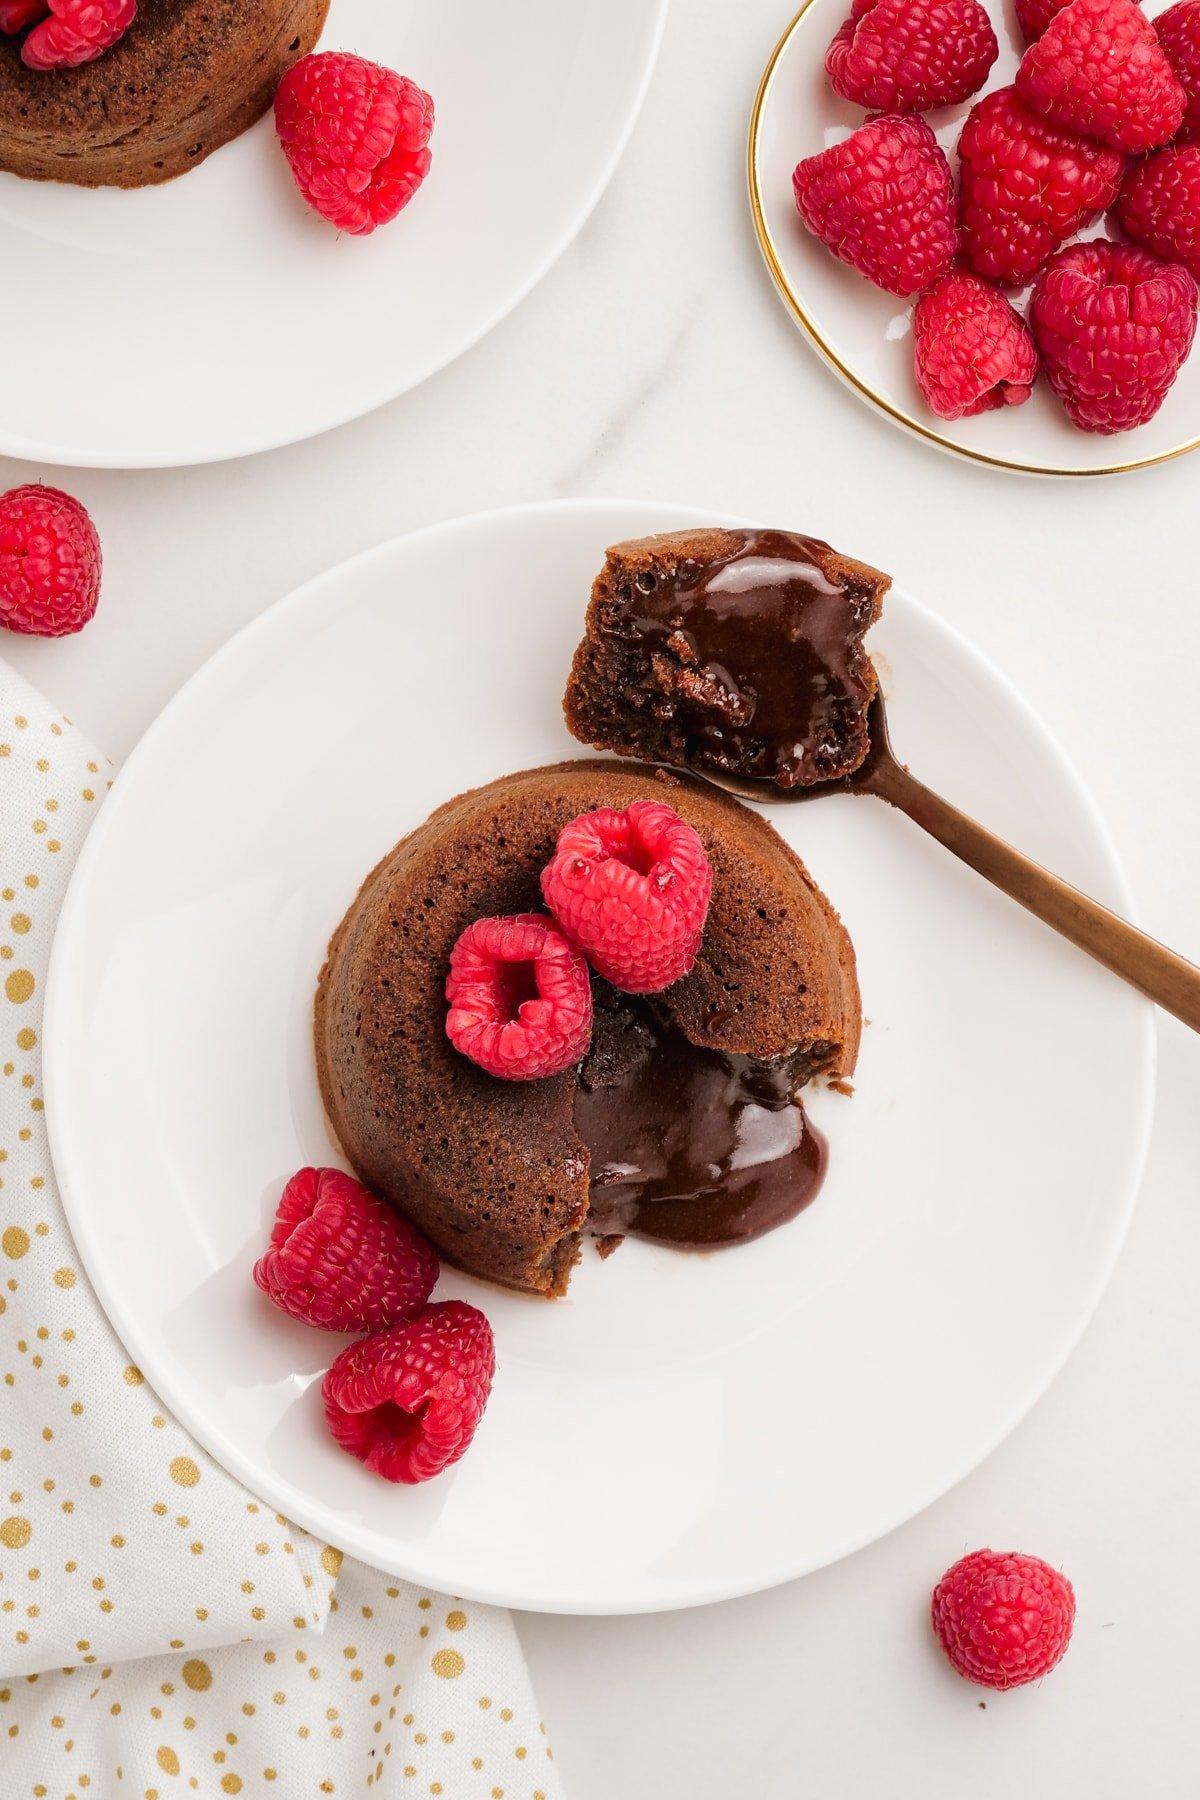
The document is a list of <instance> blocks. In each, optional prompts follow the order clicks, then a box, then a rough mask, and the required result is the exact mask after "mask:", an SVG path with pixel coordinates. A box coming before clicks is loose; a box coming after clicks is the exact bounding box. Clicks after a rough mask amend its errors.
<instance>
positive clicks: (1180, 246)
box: [1117, 144, 1200, 281]
mask: <svg viewBox="0 0 1200 1800" xmlns="http://www.w3.org/2000/svg"><path fill="white" fill-rule="evenodd" d="M1117 219H1118V221H1119V223H1120V225H1121V228H1122V230H1123V231H1124V232H1125V234H1126V236H1127V237H1131V238H1132V239H1133V241H1134V243H1135V244H1141V245H1143V247H1144V248H1145V249H1147V250H1152V251H1153V252H1154V254H1155V256H1161V257H1162V258H1163V259H1164V261H1166V262H1177V263H1182V264H1183V265H1184V267H1185V268H1186V269H1190V270H1191V272H1192V274H1193V275H1194V276H1195V278H1196V280H1197V281H1200V144H1172V145H1168V147H1167V148H1166V149H1165V150H1156V151H1155V152H1154V154H1153V156H1148V157H1147V158H1146V160H1145V162H1140V163H1135V164H1134V166H1133V168H1132V169H1130V171H1129V174H1128V176H1127V177H1126V180H1125V184H1124V186H1123V187H1122V189H1121V193H1120V197H1119V199H1118V200H1117Z"/></svg>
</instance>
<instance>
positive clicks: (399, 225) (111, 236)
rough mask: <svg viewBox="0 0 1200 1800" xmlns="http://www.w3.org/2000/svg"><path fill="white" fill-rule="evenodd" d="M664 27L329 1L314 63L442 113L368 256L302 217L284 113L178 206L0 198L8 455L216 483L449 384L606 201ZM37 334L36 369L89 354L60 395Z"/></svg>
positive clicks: (654, 16)
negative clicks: (16, 275)
mask: <svg viewBox="0 0 1200 1800" xmlns="http://www.w3.org/2000/svg"><path fill="white" fill-rule="evenodd" d="M666 6H667V0H571V3H570V4H568V5H564V4H563V0H510V4H507V5H483V4H480V0H333V5H332V7H331V9H330V14H329V21H328V24H327V25H326V27H325V32H324V35H323V37H322V39H321V43H320V46H319V47H320V48H321V49H323V50H335V49H336V50H353V51H356V52H358V53H359V54H360V55H363V56H368V57H371V58H373V59H374V60H376V61H378V62H382V63H386V64H387V65H388V66H389V67H391V68H395V69H398V70H399V71H400V72H401V73H402V74H405V75H410V76H412V78H413V79H414V80H415V81H417V82H419V83H420V84H421V86H422V87H424V88H427V89H428V90H429V92H430V93H431V94H432V95H433V97H434V103H435V105H436V108H437V124H436V126H435V129H434V135H433V143H432V149H433V168H432V170H431V172H430V175H429V177H428V179H427V181H426V182H425V184H424V186H423V187H422V188H421V190H420V191H419V193H418V194H417V195H416V196H415V198H414V199H413V200H412V201H411V203H410V204H409V206H408V207H407V208H406V210H405V211H404V212H402V213H401V214H400V216H399V217H398V218H397V219H395V220H394V221H393V222H392V223H391V224H390V225H387V226H384V227H382V228H381V229H380V230H379V231H377V232H375V233H374V235H373V236H371V237H370V238H366V239H358V238H353V237H348V236H345V235H344V234H341V233H339V232H337V231H336V230H335V229H334V228H333V226H331V225H328V224H326V223H325V221H324V220H322V219H320V218H318V217H317V216H316V214H315V213H312V212H310V211H309V209H308V207H307V206H306V205H305V204H304V202H303V201H302V200H301V198H300V196H299V193H298V192H297V190H296V188H295V184H294V183H293V181H292V177H291V175H290V174H289V172H288V168H287V165H286V163H285V162H284V159H283V156H282V155H281V153H280V150H279V146H278V143H277V141H276V137H275V131H274V126H273V124H272V121H271V117H270V115H269V114H268V116H267V117H266V118H265V119H263V120H261V121H260V122H259V123H258V125H256V126H255V127H254V129H253V130H252V131H250V132H248V133H247V134H246V135H245V136H244V137H242V138H239V139H238V140H237V141H236V142H235V143H233V144H229V145H226V146H225V147H224V148H223V149H221V150H218V151H217V152H216V153H215V155H213V156H211V157H210V158H209V159H208V161H207V162H205V163H203V164H202V165H201V166H200V167H199V168H198V169H195V170H193V171H192V172H191V173H190V174H187V175H184V176H182V177H180V179H179V180H177V181H171V182H168V183H167V184H166V185H165V186H163V187H156V188H142V189H140V190H138V191H136V192H132V193H122V192H120V191H118V190H115V189H111V188H110V189H99V190H97V191H94V192H92V191H88V190H87V189H83V188H72V187H63V186H59V185H57V184H54V183H47V182H34V181H20V180H18V179H17V178H16V177H15V176H11V175H0V254H2V256H3V262H4V266H5V267H6V268H7V269H9V270H10V271H11V270H19V272H20V279H19V280H12V279H10V280H8V281H6V282H4V283H3V286H2V288H0V336H2V338H3V341H4V342H5V343H6V344H7V345H8V346H9V348H10V354H9V356H8V357H7V358H6V363H5V376H4V383H3V389H2V393H0V451H3V452H6V453H7V454H10V455H13V456H22V457H28V458H30V459H31V460H34V461H37V462H51V463H75V464H91V465H101V466H104V467H112V468H144V467H148V466H151V465H158V464H176V463H199V462H214V461H217V460H218V459H220V458H222V457H227V456H241V455H245V454H246V453H248V452H250V451H254V450H267V449H273V448H274V447H275V446H276V445H279V444H287V443H292V442H294V441H296V440H297V439H299V438H306V437H311V436H312V435H313V434H314V433H315V432H319V431H324V430H326V429H327V428H328V427H330V426H332V425H339V424H341V423H343V422H344V421H345V420H347V419H352V418H356V417H358V416H359V415H360V414H361V413H365V412H369V411H370V410H371V409H372V408H373V407H376V406H379V405H381V404H382V403H383V402H384V401H385V400H391V399H393V398H394V397H395V396H396V395H397V394H401V393H403V392H405V391H406V390H407V389H408V388H411V387H414V386H415V385H416V383H417V382H419V381H422V380H424V378H425V377H426V376H427V375H432V374H433V373H434V372H435V370H437V369H440V368H442V367H444V365H445V364H446V363H448V362H450V361H452V360H453V358H454V357H456V356H458V355H460V354H461V353H462V352H463V351H464V350H466V349H468V348H469V347H470V346H471V345H472V344H473V343H475V342H476V341H477V339H479V338H481V337H482V336H483V335H484V333H485V332H487V331H489V330H490V329H491V328H492V326H493V325H495V324H497V323H498V322H499V321H500V320H501V319H502V318H503V317H504V316H505V314H506V313H507V312H509V310H510V309H511V308H512V307H513V306H515V305H516V303H517V302H518V300H520V299H521V298H522V297H523V296H524V295H525V294H527V293H528V291H529V289H530V288H531V287H532V286H533V285H534V283H535V282H536V281H537V280H539V278H540V277H541V276H542V275H544V274H545V272H546V270H547V269H548V268H549V267H550V265H551V264H552V263H553V262H554V260H555V259H556V257H558V256H559V255H560V254H561V253H562V251H563V250H564V249H565V248H566V246H567V244H568V243H569V242H570V240H571V238H572V237H573V236H574V234H575V233H576V232H577V231H578V229H579V227H580V226H581V225H582V223H583V221H584V220H585V219H586V218H587V216H588V213H589V212H590V211H591V209H592V207H593V206H594V205H595V203H596V201H597V200H598V199H599V197H600V194H601V193H602V192H603V189H604V187H605V184H606V183H607V181H608V179H609V177H610V175H611V174H612V172H613V169H614V167H615V166H616V162H617V159H618V157H619V155H620V153H621V150H622V148H623V147H624V144H625V140H626V138H627V137H628V135H629V132H630V130H631V129H632V126H633V122H634V119H635V118H636V116H637V112H638V108H639V106H640V104H641V101H642V97H643V95H644V93H645V91H646V87H647V84H648V82H649V79H650V74H651V70H652V69H653V66H654V59H655V55H656V52H657V49H658V41H659V37H660V35H661V31H662V25H663V20H664V18H665V15H666ZM5 296H7V298H5ZM81 305H82V306H83V307H84V308H85V310H84V312H83V313H82V314H81V312H80V307H81ZM81 319H82V320H83V321H84V325H83V327H82V328H81ZM81 329H82V336H81ZM31 334H32V339H35V340H36V342H37V344H39V345H41V346H42V347H43V350H44V349H45V347H46V346H47V345H52V344H55V343H66V344H72V345H76V346H79V347H80V349H79V351H78V353H77V354H74V355H72V356H71V357H70V358H69V360H68V362H67V363H63V364H62V365H61V367H62V369H63V370H65V371H66V372H65V373H64V374H63V376H62V379H55V380H48V379H47V369H48V368H53V369H54V370H55V371H58V370H59V367H60V365H59V363H58V362H54V363H52V364H48V363H47V360H46V356H45V355H44V354H42V355H28V356H23V355H21V354H20V353H19V351H20V346H22V345H23V344H26V343H28V342H31Z"/></svg>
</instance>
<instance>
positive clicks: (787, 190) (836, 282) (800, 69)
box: [747, 0, 1200, 475]
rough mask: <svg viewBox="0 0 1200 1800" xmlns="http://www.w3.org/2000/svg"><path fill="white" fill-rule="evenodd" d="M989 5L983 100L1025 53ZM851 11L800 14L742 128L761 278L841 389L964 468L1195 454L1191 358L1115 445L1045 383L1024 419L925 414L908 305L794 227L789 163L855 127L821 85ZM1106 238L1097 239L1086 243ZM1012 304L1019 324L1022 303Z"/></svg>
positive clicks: (947, 134) (1006, 413) (1033, 468)
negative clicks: (992, 33)
mask: <svg viewBox="0 0 1200 1800" xmlns="http://www.w3.org/2000/svg"><path fill="white" fill-rule="evenodd" d="M987 4H988V10H989V12H990V14H991V17H992V23H993V24H994V26H995V28H996V35H997V37H998V38H999V40H1000V56H999V59H998V61H997V62H996V65H995V67H994V68H993V70H992V72H991V75H990V76H989V79H988V83H987V86H988V89H989V90H990V89H992V88H996V87H1001V86H1003V85H1004V84H1005V83H1006V82H1009V81H1011V80H1012V77H1013V73H1014V72H1015V70H1016V66H1017V63H1018V62H1019V61H1020V57H1021V53H1022V48H1023V45H1022V42H1021V38H1020V33H1019V31H1018V30H1017V27H1016V23H1015V21H1014V19H1013V18H1012V16H1011V15H1010V12H1009V10H1008V8H1007V7H1005V6H1003V5H1001V4H1000V3H999V0H987ZM848 10H849V8H848V0H805V4H804V5H803V6H802V7H801V8H800V10H799V12H798V13H797V14H796V16H795V17H794V18H793V19H792V21H791V23H790V24H789V25H788V27H787V29H786V31H785V32H784V34H783V36H782V37H781V38H780V40H779V42H778V44H776V46H775V49H774V50H773V51H772V53H771V57H770V60H769V61H768V63H767V66H766V69H765V70H764V72H763V77H762V80H761V82H760V83H759V88H758V93H757V96H756V98H755V101H754V110H753V113H752V114H751V118H750V138H749V145H748V158H747V160H748V175H749V184H750V207H751V212H752V215H753V219H754V229H755V232H756V234H757V236H758V242H759V246H760V248H761V250H762V253H763V257H764V259H765V261H766V264H767V268H768V269H769V270H770V272H771V275H772V277H773V278H774V281H775V284H776V286H777V287H778V289H779V292H780V294H781V296H782V297H783V300H784V302H785V304H786V305H787V307H788V310H789V311H790V312H791V314H792V317H793V318H794V319H795V321H796V323H797V324H798V325H799V326H800V328H801V330H802V331H803V332H804V334H805V336H806V337H807V338H808V340H809V342H810V343H811V344H812V345H813V346H814V347H815V348H816V349H817V350H818V351H819V352H820V354H821V355H822V356H823V357H824V359H825V360H826V362H827V363H828V364H829V365H830V367H831V368H833V369H834V370H835V371H836V373H837V374H838V375H840V376H841V377H842V379H843V380H844V381H845V382H846V383H847V385H848V386H849V387H851V388H852V389H853V390H854V391H855V392H856V393H857V394H859V395H861V397H862V398H863V399H864V400H866V401H867V402H868V403H869V404H870V405H872V406H875V407H877V408H878V409H879V411H880V412H882V413H883V414H884V415H885V416H886V417H887V418H889V419H891V420H892V421H893V422H894V423H895V424H897V425H900V426H902V427H904V428H905V429H906V430H908V431H911V432H914V433H915V434H916V435H917V436H918V437H921V438H924V439H926V440H927V441H928V442H930V443H934V444H938V445H940V446H941V447H942V448H943V449H945V450H950V451H953V452H954V453H955V454H956V455H959V456H965V457H967V458H969V459H970V460H971V461H973V462H978V463H987V464H990V465H991V466H993V467H995V468H1002V469H1016V470H1018V471H1020V472H1022V473H1026V474H1035V475H1113V474H1118V473H1121V472H1123V471H1125V470H1128V469H1141V468H1147V467H1149V466H1151V465H1152V464H1154V463H1160V462H1166V461H1168V460H1169V459H1170V458H1172V457H1176V456H1182V455H1184V454H1185V453H1186V452H1187V451H1189V450H1195V449H1196V448H1197V447H1198V446H1200V349H1198V350H1195V351H1194V352H1193V354H1192V356H1191V357H1190V358H1189V359H1188V361H1187V362H1186V363H1185V364H1184V366H1183V368H1182V370H1181V371H1180V374H1179V377H1178V379H1177V381H1176V383H1175V385H1174V387H1173V388H1172V389H1171V392H1170V393H1169V394H1168V395H1167V398H1166V400H1165V401H1164V403H1163V405H1162V407H1161V408H1160V410H1159V412H1158V413H1157V415H1156V416H1155V417H1154V418H1153V419H1151V420H1150V421H1149V423H1148V424H1146V425H1142V426H1140V427H1139V428H1138V430H1136V431H1130V432H1124V433H1122V434H1121V435H1119V436H1115V437H1100V436H1097V435H1095V434H1093V433H1090V432H1084V431H1077V430H1076V429H1075V428H1074V426H1072V425H1071V424H1069V423H1068V421H1067V418H1066V415H1065V413H1064V412H1063V410H1062V408H1061V407H1060V406H1059V404H1058V402H1057V401H1056V400H1055V398H1054V396H1053V394H1052V393H1051V392H1050V389H1049V388H1048V387H1047V385H1046V383H1045V382H1044V381H1043V382H1039V383H1038V386H1037V388H1036V389H1035V391H1034V394H1033V396H1032V398H1031V399H1030V400H1029V401H1027V402H1026V404H1025V405H1023V406H1019V407H1005V408H1003V409H1001V410H1000V411H997V412H992V413H984V414H982V415H981V416H980V417H978V418H974V419H958V420H954V421H952V422H948V421H946V420H944V419H938V418H936V417H935V416H934V414H933V413H931V412H929V411H928V410H927V408H926V407H925V404H924V402H923V400H922V399H921V396H920V394H919V393H918V391H917V388H916V384H915V381H914V379H913V369H912V337H911V329H910V323H909V314H910V310H911V306H910V302H908V301H905V300H899V299H897V298H895V296H894V295H891V294H885V293H883V292H882V291H881V290H880V289H878V288H875V287H872V286H871V284H870V283H869V282H866V281H864V280H863V279H862V277H861V276H859V275H856V274H855V273H854V271H853V270H852V269H849V268H847V267H846V266H845V265H844V264H842V263H839V262H838V261H837V260H836V259H835V258H834V257H832V256H830V254H829V253H828V251H827V250H825V249H824V247H823V246H822V245H821V244H819V243H818V242H817V240H816V239H815V238H813V237H811V236H810V235H809V234H808V232H807V231H806V230H805V229H804V227H803V225H802V224H801V223H800V220H799V218H798V216H797V213H796V208H795V202H794V200H793V197H792V170H793V169H794V168H795V166H796V164H797V163H798V162H799V161H800V159H801V158H802V157H805V156H811V155H813V154H814V153H815V152H816V151H818V150H823V149H825V148H826V147H827V146H828V145H830V144H832V143H836V142H838V141H839V140H840V139H842V138H844V137H846V136H848V134H849V133H850V132H851V131H853V130H854V129H855V127H856V126H858V125H860V124H861V123H862V121H863V118H864V116H865V115H864V113H863V112H862V109H861V108H859V107H855V106H851V105H849V104H848V103H847V102H846V101H844V100H841V99H839V97H838V96H837V95H836V94H835V93H834V92H833V90H832V88H831V87H830V85H829V83H828V81H827V79H826V76H825V66H824V64H825V52H826V50H827V48H828V46H829V41H830V39H831V38H832V37H833V35H834V32H835V31H836V30H837V28H838V26H839V25H840V24H841V22H842V20H843V18H844V17H845V16H846V13H847V11H848ZM1147 10H1149V11H1151V12H1157V11H1159V10H1161V9H1160V8H1159V7H1158V6H1156V5H1155V6H1151V7H1149V8H1148V9H1147ZM969 110H970V104H968V105H966V106H960V107H948V108H945V109H943V110H941V111H939V112H937V113H934V114H932V115H931V117H930V121H929V122H930V124H931V125H932V126H933V128H934V130H935V131H936V133H937V136H938V140H939V142H940V143H941V145H942V147H943V149H944V150H945V151H946V153H947V155H948V156H950V158H951V162H952V164H953V163H954V154H953V153H954V147H955V145H956V144H957V142H958V134H959V131H960V129H961V127H962V122H963V120H964V119H965V117H966V115H967V113H968V111H969ZM1104 229H1105V227H1104V226H1103V225H1100V226H1097V227H1095V228H1094V232H1093V233H1090V234H1089V235H1095V232H1099V231H1103V230H1104ZM1014 300H1015V303H1016V304H1017V306H1018V308H1019V309H1020V310H1024V297H1023V296H1014Z"/></svg>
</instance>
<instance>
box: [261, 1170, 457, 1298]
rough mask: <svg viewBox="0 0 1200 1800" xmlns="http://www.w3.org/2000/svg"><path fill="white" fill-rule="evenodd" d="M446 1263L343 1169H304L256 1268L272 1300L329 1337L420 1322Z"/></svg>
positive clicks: (285, 1193) (281, 1205) (284, 1201)
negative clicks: (417, 1318)
mask: <svg viewBox="0 0 1200 1800" xmlns="http://www.w3.org/2000/svg"><path fill="white" fill-rule="evenodd" d="M437 1278H438V1259H437V1257H436V1256H435V1255H434V1253H433V1250H432V1248H431V1247H430V1245H429V1244H427V1243H426V1242H425V1239H424V1238H423V1237H422V1236H421V1234H420V1232H418V1231H416V1230H414V1229H413V1227H412V1226H411V1225H410V1224H409V1223H408V1220H407V1219H403V1218H401V1216H400V1214H399V1213H397V1212H393V1210H392V1208H391V1207H390V1206H386V1205H385V1204H384V1202H383V1201H382V1200H379V1199H377V1198H376V1196H375V1195H374V1194H373V1193H371V1191H370V1189H369V1188H365V1187H363V1185H362V1183H361V1182H358V1181H355V1180H354V1179H353V1178H352V1177H351V1176H349V1175H343V1173H342V1171H341V1170H340V1169H301V1170H300V1172H299V1174H297V1175H293V1176H292V1179H291V1180H290V1181H289V1182H288V1184H287V1186H286V1187H285V1188H284V1190H283V1197H282V1199H281V1200H280V1202H279V1210H278V1211H277V1212H276V1214H275V1224H274V1226H273V1228H272V1231H271V1247H270V1249H269V1250H267V1252H266V1253H265V1255H263V1256H260V1257H259V1259H258V1261H257V1262H256V1263H255V1265H254V1279H255V1281H256V1282H257V1283H258V1285H259V1287H260V1288H261V1289H262V1291H263V1293H264V1294H265V1295H266V1296H267V1298H268V1299H269V1300H273V1301H274V1302H275V1304H276V1306H278V1307H279V1308H280V1309H281V1310H282V1311H283V1312H285V1313H290V1314H291V1316H292V1318H293V1319H303V1321H304V1323H305V1324H306V1325H320V1326H321V1327H322V1328H323V1329H324V1330H326V1331H382V1330H383V1329H384V1327H385V1326H388V1325H399V1324H401V1323H402V1322H403V1321H404V1320H405V1319H411V1318H413V1317H414V1316H415V1315H416V1314H417V1313H418V1312H419V1311H420V1310H421V1308H422V1307H423V1306H424V1304H425V1302H426V1301H427V1300H428V1298H429V1296H430V1294H431V1293H432V1292H433V1284H434V1282H435V1281H436V1280H437Z"/></svg>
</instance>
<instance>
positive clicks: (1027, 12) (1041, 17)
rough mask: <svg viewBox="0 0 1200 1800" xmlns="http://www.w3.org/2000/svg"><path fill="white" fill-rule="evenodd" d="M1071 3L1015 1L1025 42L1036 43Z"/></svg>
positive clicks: (1037, 0) (1050, 0) (1038, 0)
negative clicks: (1053, 19) (1052, 21)
mask: <svg viewBox="0 0 1200 1800" xmlns="http://www.w3.org/2000/svg"><path fill="white" fill-rule="evenodd" d="M1070 3H1071V0H1015V11H1016V15H1017V24H1018V25H1019V26H1020V27H1021V36H1022V37H1023V38H1024V39H1025V42H1026V43H1027V44H1034V43H1036V42H1037V40H1038V38H1040V37H1041V35H1042V33H1043V31H1045V29H1046V27H1047V25H1048V24H1049V23H1050V21H1051V19H1052V18H1053V17H1054V16H1055V14H1056V13H1060V12H1061V11H1062V9H1063V7H1064V6H1069V5H1070Z"/></svg>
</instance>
